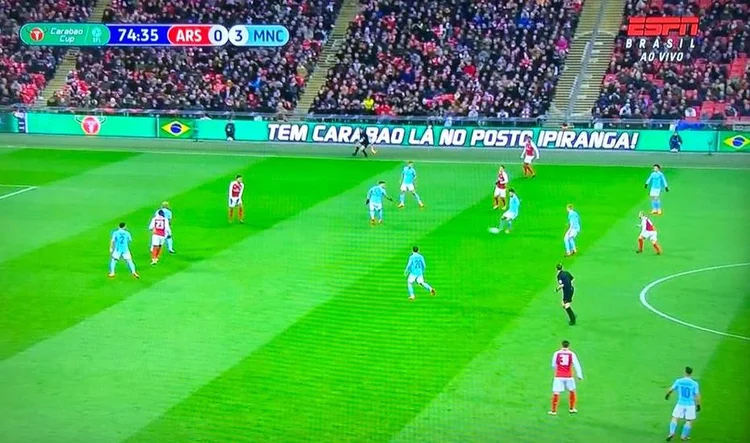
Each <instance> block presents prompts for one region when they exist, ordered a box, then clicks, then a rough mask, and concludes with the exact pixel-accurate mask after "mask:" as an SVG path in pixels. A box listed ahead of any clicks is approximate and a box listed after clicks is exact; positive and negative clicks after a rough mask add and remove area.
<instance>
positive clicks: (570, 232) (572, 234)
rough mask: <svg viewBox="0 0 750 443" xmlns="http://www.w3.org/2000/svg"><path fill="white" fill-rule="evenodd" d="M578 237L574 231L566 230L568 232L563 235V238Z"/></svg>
mask: <svg viewBox="0 0 750 443" xmlns="http://www.w3.org/2000/svg"><path fill="white" fill-rule="evenodd" d="M577 236H578V231H576V230H575V229H568V231H567V232H566V233H565V238H576V237H577Z"/></svg>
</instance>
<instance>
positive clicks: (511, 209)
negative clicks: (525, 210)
mask: <svg viewBox="0 0 750 443" xmlns="http://www.w3.org/2000/svg"><path fill="white" fill-rule="evenodd" d="M508 193H509V194H510V200H509V202H508V210H507V211H505V212H503V215H502V217H500V226H499V227H498V229H497V232H500V231H502V230H503V229H505V233H506V234H510V229H511V228H512V227H513V220H515V219H516V218H517V217H518V211H519V210H520V209H521V200H520V199H519V198H518V195H516V191H515V190H514V189H512V188H511V189H509V190H508ZM506 225H507V228H506ZM492 232H493V233H495V231H492Z"/></svg>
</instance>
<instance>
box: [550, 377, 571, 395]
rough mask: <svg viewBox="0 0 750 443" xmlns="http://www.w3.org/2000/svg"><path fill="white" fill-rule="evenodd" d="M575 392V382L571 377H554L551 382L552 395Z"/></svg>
mask: <svg viewBox="0 0 750 443" xmlns="http://www.w3.org/2000/svg"><path fill="white" fill-rule="evenodd" d="M575 390H576V381H575V379H574V378H573V377H569V378H565V377H555V379H554V380H552V392H554V393H556V394H557V393H560V392H564V391H575Z"/></svg>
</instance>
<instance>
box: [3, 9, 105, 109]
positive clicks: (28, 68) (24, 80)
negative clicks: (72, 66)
mask: <svg viewBox="0 0 750 443" xmlns="http://www.w3.org/2000/svg"><path fill="white" fill-rule="evenodd" d="M95 3H96V2H95V0H0V105H2V106H5V105H15V104H20V103H24V104H31V103H33V102H34V101H35V100H36V99H37V97H38V96H39V94H40V92H41V91H42V90H43V89H44V86H45V85H46V83H47V81H49V80H50V79H51V78H52V76H53V75H54V73H55V68H56V67H57V64H58V63H59V62H60V59H61V57H62V55H63V51H62V50H61V49H59V48H57V49H56V48H50V47H30V46H24V45H22V44H21V39H20V37H19V30H20V28H21V26H22V25H24V24H25V23H31V22H53V21H54V22H82V21H86V20H88V17H89V15H90V14H91V9H92V8H93V6H94V4H95Z"/></svg>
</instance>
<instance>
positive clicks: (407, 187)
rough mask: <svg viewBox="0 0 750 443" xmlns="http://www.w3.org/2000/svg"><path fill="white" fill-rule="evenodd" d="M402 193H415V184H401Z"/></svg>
mask: <svg viewBox="0 0 750 443" xmlns="http://www.w3.org/2000/svg"><path fill="white" fill-rule="evenodd" d="M401 192H414V183H401Z"/></svg>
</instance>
